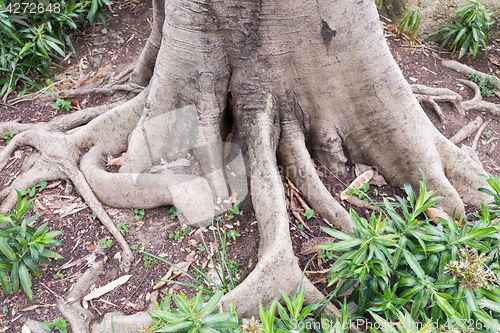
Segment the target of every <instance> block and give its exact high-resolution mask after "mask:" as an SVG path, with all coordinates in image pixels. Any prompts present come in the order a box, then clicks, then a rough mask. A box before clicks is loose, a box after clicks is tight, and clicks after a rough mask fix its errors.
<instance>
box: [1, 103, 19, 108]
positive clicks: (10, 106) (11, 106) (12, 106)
mask: <svg viewBox="0 0 500 333" xmlns="http://www.w3.org/2000/svg"><path fill="white" fill-rule="evenodd" d="M0 105H4V106H8V107H9V108H13V109H14V110H19V108H18V107H16V106H14V105H10V104H6V103H2V102H0Z"/></svg>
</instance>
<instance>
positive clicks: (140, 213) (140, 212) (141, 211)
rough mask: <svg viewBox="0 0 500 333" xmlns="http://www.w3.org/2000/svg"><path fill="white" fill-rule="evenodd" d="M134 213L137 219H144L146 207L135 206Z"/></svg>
mask: <svg viewBox="0 0 500 333" xmlns="http://www.w3.org/2000/svg"><path fill="white" fill-rule="evenodd" d="M134 213H135V219H136V220H137V221H140V220H142V219H143V218H144V214H145V212H144V209H137V208H135V209H134Z"/></svg>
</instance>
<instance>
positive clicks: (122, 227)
mask: <svg viewBox="0 0 500 333" xmlns="http://www.w3.org/2000/svg"><path fill="white" fill-rule="evenodd" d="M116 227H117V228H118V229H120V230H121V231H123V233H125V234H126V233H128V232H129V230H128V227H127V221H123V222H119V223H117V224H116Z"/></svg>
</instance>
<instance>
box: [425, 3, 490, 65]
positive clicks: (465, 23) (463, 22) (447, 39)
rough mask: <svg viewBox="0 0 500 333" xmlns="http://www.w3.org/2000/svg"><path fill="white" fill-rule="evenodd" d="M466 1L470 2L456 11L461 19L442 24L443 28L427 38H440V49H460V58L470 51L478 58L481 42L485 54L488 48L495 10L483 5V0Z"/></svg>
mask: <svg viewBox="0 0 500 333" xmlns="http://www.w3.org/2000/svg"><path fill="white" fill-rule="evenodd" d="M465 1H467V2H468V4H467V5H465V6H463V7H461V8H459V9H458V10H457V11H456V13H457V14H458V15H459V16H460V20H459V21H455V22H453V23H445V24H442V25H441V29H440V30H439V31H438V32H436V33H434V34H431V35H430V36H429V38H428V39H427V40H428V41H432V40H440V41H441V47H440V48H439V51H441V50H442V49H443V48H444V47H445V46H446V47H448V49H450V50H451V51H453V52H455V51H459V55H458V57H459V58H461V57H463V56H464V55H465V54H466V53H467V52H470V53H471V54H472V59H476V56H477V52H478V50H479V45H480V44H482V45H483V47H484V51H485V55H486V52H487V50H488V46H487V45H486V43H487V42H488V39H489V38H488V30H489V27H490V26H491V25H492V24H493V23H494V21H493V20H492V16H493V12H490V11H488V10H487V9H486V8H485V7H484V6H483V5H481V0H465Z"/></svg>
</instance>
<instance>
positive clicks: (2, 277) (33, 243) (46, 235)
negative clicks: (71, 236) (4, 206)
mask: <svg viewBox="0 0 500 333" xmlns="http://www.w3.org/2000/svg"><path fill="white" fill-rule="evenodd" d="M17 196H18V203H17V206H16V210H15V211H14V212H11V213H7V214H5V213H0V224H3V225H4V226H3V227H0V283H1V285H2V289H3V291H5V292H6V293H7V294H10V293H11V292H12V290H14V292H16V293H17V292H19V282H21V286H22V287H23V289H24V292H25V293H26V295H28V297H29V298H30V299H32V298H33V292H32V291H31V277H30V273H29V272H30V271H31V273H33V274H34V275H35V277H37V278H40V277H41V276H42V272H41V271H40V269H39V268H38V267H37V264H38V262H43V263H46V264H48V265H52V263H51V262H50V261H49V259H50V258H62V257H61V256H60V255H59V254H57V253H55V252H52V251H49V250H47V249H46V247H49V246H58V245H61V244H62V242H61V241H58V240H55V239H54V238H55V237H57V236H59V235H61V234H62V232H61V231H51V232H48V229H47V224H43V225H41V226H40V227H38V229H35V228H33V227H30V224H31V223H33V222H34V221H35V220H36V219H37V218H38V216H39V215H34V216H31V217H29V218H25V217H24V215H25V214H26V213H27V212H28V211H29V210H30V209H31V208H32V206H31V205H30V203H31V201H33V199H32V200H30V201H27V200H26V198H23V197H22V196H21V193H20V192H19V191H17Z"/></svg>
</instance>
